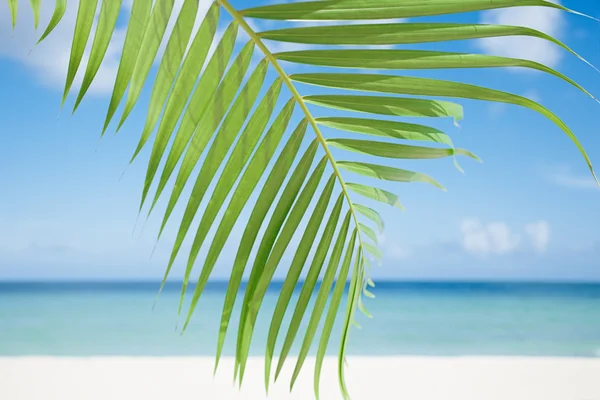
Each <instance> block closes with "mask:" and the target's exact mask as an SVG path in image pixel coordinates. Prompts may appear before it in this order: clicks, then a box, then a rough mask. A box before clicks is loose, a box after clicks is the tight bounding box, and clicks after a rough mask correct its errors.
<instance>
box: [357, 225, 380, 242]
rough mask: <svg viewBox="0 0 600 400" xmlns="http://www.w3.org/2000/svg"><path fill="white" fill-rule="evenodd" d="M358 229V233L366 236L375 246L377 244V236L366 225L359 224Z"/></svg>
mask: <svg viewBox="0 0 600 400" xmlns="http://www.w3.org/2000/svg"><path fill="white" fill-rule="evenodd" d="M358 227H359V228H360V231H361V232H362V233H364V234H365V235H367V237H368V238H369V239H371V240H372V241H373V243H375V244H377V242H378V240H377V235H376V234H375V232H374V231H373V229H371V228H369V227H368V226H367V225H365V224H361V223H359V224H358Z"/></svg>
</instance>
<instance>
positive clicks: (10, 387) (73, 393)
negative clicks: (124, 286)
mask: <svg viewBox="0 0 600 400" xmlns="http://www.w3.org/2000/svg"><path fill="white" fill-rule="evenodd" d="M233 362H234V359H233V358H232V357H224V358H222V359H221V362H220V365H219V370H218V372H217V374H216V376H215V377H214V379H213V367H214V358H213V357H193V356H190V357H143V356H141V357H135V356H123V357H117V356H93V357H52V356H14V357H12V356H10V357H3V356H0V398H1V399H6V400H13V399H14V400H34V399H35V400H38V399H44V400H51V399H57V400H58V399H61V400H88V399H89V400H108V399H111V400H113V399H114V400H121V399H123V400H125V399H127V400H131V399H144V400H154V399H164V398H178V397H179V398H184V399H185V398H192V397H197V398H201V399H211V400H212V399H232V400H235V399H257V400H259V399H277V400H279V399H281V400H286V399H298V400H299V399H303V400H309V399H313V398H314V395H313V379H312V378H313V363H314V357H310V358H308V359H307V361H306V364H305V368H304V369H303V371H302V373H301V374H300V376H299V378H298V381H297V383H296V386H295V388H294V391H293V392H292V393H291V394H290V392H289V390H288V384H289V378H290V376H291V372H292V370H293V367H294V359H293V358H290V359H289V360H288V363H287V365H286V367H285V368H284V370H283V372H282V376H281V377H280V379H279V380H278V382H277V383H275V384H271V386H270V390H269V397H266V395H265V389H264V373H263V365H264V364H263V361H262V358H261V357H251V358H249V360H248V366H247V372H246V376H245V378H244V384H243V386H242V389H241V390H238V389H237V387H234V385H233ZM336 367H337V359H336V358H335V357H327V358H326V359H325V362H324V365H323V374H322V376H321V390H320V394H321V399H324V400H335V399H341V396H340V392H339V387H338V380H337V369H336ZM599 376H600V358H567V357H560V358H558V357H512V356H509V357H505V356H457V357H435V356H387V357H365V356H348V366H347V368H346V381H347V384H348V389H349V392H350V395H351V396H352V399H353V400H362V399H373V400H380V399H383V400H387V399H389V400H395V399H410V400H483V399H485V400H506V399H511V400H600V385H599V384H598V377H599Z"/></svg>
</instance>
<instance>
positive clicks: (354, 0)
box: [240, 0, 578, 21]
mask: <svg viewBox="0 0 600 400" xmlns="http://www.w3.org/2000/svg"><path fill="white" fill-rule="evenodd" d="M517 6H540V7H550V8H556V9H559V10H563V11H569V12H573V11H571V10H569V9H568V8H565V7H563V6H561V5H559V4H554V3H551V2H549V1H546V0H494V1H490V0H429V1H423V0H405V1H400V2H399V1H398V0H369V1H365V0H322V1H308V2H296V3H286V4H275V5H269V6H262V7H255V8H249V9H246V10H242V11H240V13H241V14H242V15H243V16H245V17H250V18H262V19H276V20H305V21H314V20H367V19H391V18H410V17H424V16H429V15H443V14H454V13H463V12H470V11H480V10H490V9H495V8H506V7H517ZM577 14H578V13H577Z"/></svg>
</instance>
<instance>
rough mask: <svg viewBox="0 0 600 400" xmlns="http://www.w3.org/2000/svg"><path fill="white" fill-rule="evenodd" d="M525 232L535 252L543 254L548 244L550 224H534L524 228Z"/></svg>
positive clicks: (543, 222)
mask: <svg viewBox="0 0 600 400" xmlns="http://www.w3.org/2000/svg"><path fill="white" fill-rule="evenodd" d="M525 232H527V234H528V235H529V238H530V239H531V243H532V245H533V248H534V249H535V251H537V252H538V253H545V252H546V249H547V248H548V243H550V232H551V230H550V224H548V222H546V221H538V222H534V223H532V224H528V225H527V226H526V227H525Z"/></svg>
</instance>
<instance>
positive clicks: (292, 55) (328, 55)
mask: <svg viewBox="0 0 600 400" xmlns="http://www.w3.org/2000/svg"><path fill="white" fill-rule="evenodd" d="M275 56H276V57H277V58H278V59H279V60H283V61H290V62H295V63H301V64H310V65H320V66H327V67H338V68H360V69H393V70H412V69H444V68H499V67H522V68H529V69H534V70H537V71H542V72H545V73H547V74H550V75H554V76H556V77H557V78H559V79H562V80H563V81H565V82H567V83H569V84H570V85H572V86H574V87H576V88H577V89H579V90H581V91H582V92H584V93H585V94H587V95H588V96H589V97H591V98H592V99H594V100H596V98H595V97H594V96H593V95H592V94H590V93H589V92H588V91H587V90H585V89H584V88H583V87H581V86H580V85H578V84H577V83H576V82H575V81H573V80H572V79H570V78H568V77H567V76H565V75H564V74H561V73H560V72H558V71H555V70H554V69H552V68H550V67H547V66H545V65H543V64H540V63H537V62H534V61H529V60H520V59H516V58H507V57H497V56H488V55H483V54H465V53H447V52H439V51H424V50H396V49H385V50H379V49H378V50H374V49H367V50H331V49H327V50H303V51H292V52H285V53H278V54H276V55H275Z"/></svg>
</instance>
